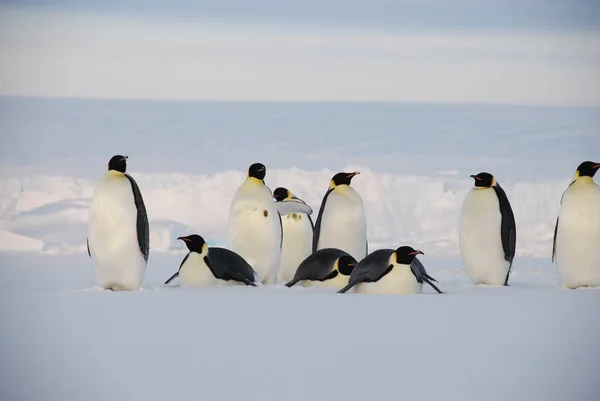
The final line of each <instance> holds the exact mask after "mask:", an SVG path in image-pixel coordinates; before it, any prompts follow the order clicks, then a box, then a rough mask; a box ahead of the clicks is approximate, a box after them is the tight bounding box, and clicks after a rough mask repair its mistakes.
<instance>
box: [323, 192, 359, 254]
mask: <svg viewBox="0 0 600 401" xmlns="http://www.w3.org/2000/svg"><path fill="white" fill-rule="evenodd" d="M366 241H367V223H366V215H365V209H364V204H363V201H362V198H361V197H360V195H359V194H358V193H357V192H356V191H354V190H353V189H352V188H350V187H348V188H345V189H343V190H337V189H336V190H333V191H332V192H331V193H330V194H329V196H328V197H327V199H326V203H325V208H324V210H323V214H322V216H321V227H320V232H319V243H318V247H317V249H323V248H339V249H342V250H344V251H346V252H348V253H349V254H350V255H352V256H353V257H354V258H355V259H356V260H361V259H362V258H364V257H365V256H366V254H365V253H366Z"/></svg>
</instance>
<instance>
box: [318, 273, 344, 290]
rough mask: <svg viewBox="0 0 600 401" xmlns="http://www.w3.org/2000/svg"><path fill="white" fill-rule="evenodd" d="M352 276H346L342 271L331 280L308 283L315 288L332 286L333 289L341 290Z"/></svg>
mask: <svg viewBox="0 0 600 401" xmlns="http://www.w3.org/2000/svg"><path fill="white" fill-rule="evenodd" d="M349 278H350V277H348V276H344V275H343V274H341V273H340V272H338V275H337V276H335V277H334V278H332V279H330V280H325V281H309V283H310V284H308V285H307V287H308V286H310V287H314V288H328V289H329V288H330V289H332V290H341V289H342V288H344V287H345V286H346V285H347V284H348V279H349Z"/></svg>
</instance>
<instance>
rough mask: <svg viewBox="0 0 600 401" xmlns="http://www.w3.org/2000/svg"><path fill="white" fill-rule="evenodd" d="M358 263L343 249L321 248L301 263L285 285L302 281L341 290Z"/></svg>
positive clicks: (313, 285)
mask: <svg viewBox="0 0 600 401" xmlns="http://www.w3.org/2000/svg"><path fill="white" fill-rule="evenodd" d="M356 264H357V262H356V259H354V258H353V257H352V256H351V255H350V254H348V253H347V252H344V251H342V250H341V249H334V248H324V249H319V250H318V251H316V252H315V253H312V254H311V255H310V256H308V257H307V258H306V259H305V260H303V261H302V263H300V265H299V266H298V269H297V270H296V273H295V274H294V277H293V278H292V280H290V281H289V282H288V283H287V284H286V285H285V286H286V287H291V286H293V285H295V284H296V283H298V282H300V283H301V284H302V285H305V286H312V287H329V288H335V289H336V290H339V289H341V288H342V287H344V286H345V285H346V284H348V278H349V276H350V274H352V271H353V270H354V266H356Z"/></svg>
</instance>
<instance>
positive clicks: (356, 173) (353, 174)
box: [347, 171, 360, 178]
mask: <svg viewBox="0 0 600 401" xmlns="http://www.w3.org/2000/svg"><path fill="white" fill-rule="evenodd" d="M358 174H360V171H355V172H353V173H350V174H348V175H347V177H348V178H352V177H354V176H355V175H358Z"/></svg>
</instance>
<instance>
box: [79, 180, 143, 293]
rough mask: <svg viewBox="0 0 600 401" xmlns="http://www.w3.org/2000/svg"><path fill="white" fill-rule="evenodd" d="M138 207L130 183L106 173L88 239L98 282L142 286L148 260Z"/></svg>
mask: <svg viewBox="0 0 600 401" xmlns="http://www.w3.org/2000/svg"><path fill="white" fill-rule="evenodd" d="M136 222H137V209H136V207H135V202H134V198H133V192H132V189H131V183H130V182H129V180H128V179H127V178H126V177H125V176H123V175H120V176H118V175H115V174H114V173H111V172H109V173H107V174H105V176H104V177H103V178H102V179H101V180H100V182H99V183H98V185H97V187H96V190H95V191H94V194H93V195H92V204H91V207H90V216H89V228H88V238H89V245H90V251H91V254H92V261H93V265H94V270H95V272H96V279H97V282H98V285H100V286H102V287H103V288H113V289H121V290H137V289H139V287H140V285H141V283H142V279H143V277H144V272H145V270H146V261H145V260H144V257H143V255H142V253H141V251H140V247H139V244H138V239H137V228H136Z"/></svg>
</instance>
